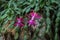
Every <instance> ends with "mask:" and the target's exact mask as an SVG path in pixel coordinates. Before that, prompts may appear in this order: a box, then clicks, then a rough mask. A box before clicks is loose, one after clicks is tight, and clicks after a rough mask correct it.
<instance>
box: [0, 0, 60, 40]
mask: <svg viewBox="0 0 60 40" xmlns="http://www.w3.org/2000/svg"><path fill="white" fill-rule="evenodd" d="M32 9H33V10H34V11H35V12H38V13H40V14H41V15H42V18H43V19H42V20H43V22H42V21H41V22H40V23H39V24H40V26H39V27H38V28H36V29H35V32H34V35H33V38H32V40H38V39H37V38H38V35H36V34H37V33H38V32H39V31H40V29H41V28H42V27H43V26H45V32H44V33H45V35H46V34H47V35H48V37H49V38H50V39H48V38H46V39H48V40H60V39H59V31H60V30H59V28H60V27H59V26H60V25H59V24H60V0H0V33H1V31H4V32H6V30H7V29H8V28H15V27H13V24H14V22H15V19H16V17H17V16H24V17H25V15H26V14H28V13H29V12H30V11H31V10H32ZM9 20H11V23H9V25H8V26H7V28H4V25H5V24H7V22H8V21H9ZM44 22H45V25H43V23H44ZM16 30H18V29H16ZM24 30H25V31H26V30H28V26H27V25H26V26H25V27H24ZM18 35H19V34H18V33H16V35H15V37H14V38H15V39H18ZM26 35H27V34H24V40H27V36H26ZM43 35H44V34H43ZM45 35H44V37H45Z"/></svg>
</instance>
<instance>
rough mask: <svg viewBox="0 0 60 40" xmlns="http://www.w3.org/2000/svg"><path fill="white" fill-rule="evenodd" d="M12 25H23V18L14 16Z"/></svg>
mask: <svg viewBox="0 0 60 40" xmlns="http://www.w3.org/2000/svg"><path fill="white" fill-rule="evenodd" d="M14 26H19V27H23V26H24V24H23V18H21V17H20V18H16V22H15V24H14Z"/></svg>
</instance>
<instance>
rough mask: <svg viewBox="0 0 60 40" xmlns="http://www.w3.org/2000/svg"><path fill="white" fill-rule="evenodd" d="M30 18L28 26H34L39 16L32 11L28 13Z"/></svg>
mask: <svg viewBox="0 0 60 40" xmlns="http://www.w3.org/2000/svg"><path fill="white" fill-rule="evenodd" d="M30 16H31V17H30V18H31V19H30V20H29V21H28V24H29V25H33V26H35V25H36V22H35V19H40V18H41V16H40V15H39V14H38V13H36V12H34V11H32V12H30Z"/></svg>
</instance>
